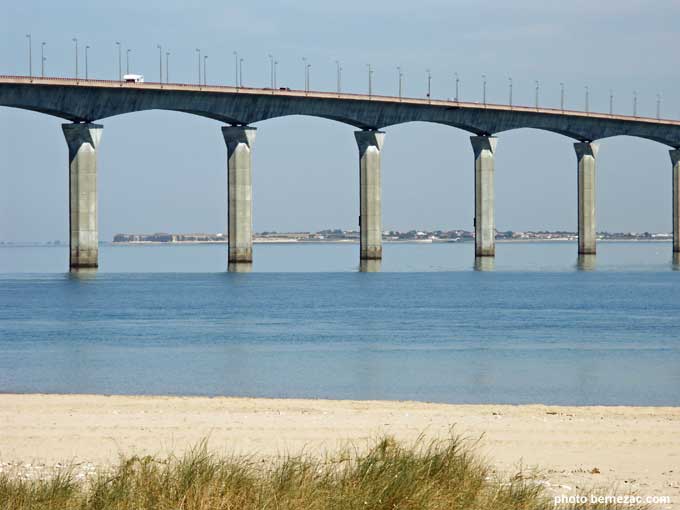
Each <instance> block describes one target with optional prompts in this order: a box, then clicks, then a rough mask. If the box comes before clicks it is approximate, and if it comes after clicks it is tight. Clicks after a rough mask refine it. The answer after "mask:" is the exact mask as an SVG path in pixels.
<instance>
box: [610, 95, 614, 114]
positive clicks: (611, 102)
mask: <svg viewBox="0 0 680 510" xmlns="http://www.w3.org/2000/svg"><path fill="white" fill-rule="evenodd" d="M609 115H614V91H613V90H612V89H609Z"/></svg>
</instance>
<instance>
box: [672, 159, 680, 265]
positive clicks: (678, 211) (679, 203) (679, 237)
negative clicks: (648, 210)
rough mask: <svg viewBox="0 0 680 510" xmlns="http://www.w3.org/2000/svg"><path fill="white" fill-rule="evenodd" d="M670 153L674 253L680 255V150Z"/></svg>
mask: <svg viewBox="0 0 680 510" xmlns="http://www.w3.org/2000/svg"><path fill="white" fill-rule="evenodd" d="M670 152H671V162H672V163H673V253H680V149H674V150H672V151H670Z"/></svg>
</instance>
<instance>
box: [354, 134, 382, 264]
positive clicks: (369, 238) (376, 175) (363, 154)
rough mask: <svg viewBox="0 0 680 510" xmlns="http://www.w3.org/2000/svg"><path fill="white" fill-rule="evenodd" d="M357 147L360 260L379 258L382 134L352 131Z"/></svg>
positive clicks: (380, 247) (380, 246) (380, 242)
mask: <svg viewBox="0 0 680 510" xmlns="http://www.w3.org/2000/svg"><path fill="white" fill-rule="evenodd" d="M354 136H355V137H356V140H357V145H358V146H359V209H360V211H359V230H360V239H361V259H364V260H369V259H381V258H382V212H381V187H380V152H381V151H382V147H383V143H384V141H385V133H383V132H382V131H355V133H354Z"/></svg>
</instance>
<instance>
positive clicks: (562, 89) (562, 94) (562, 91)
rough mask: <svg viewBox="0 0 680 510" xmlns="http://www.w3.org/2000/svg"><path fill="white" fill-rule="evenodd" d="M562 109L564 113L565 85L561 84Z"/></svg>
mask: <svg viewBox="0 0 680 510" xmlns="http://www.w3.org/2000/svg"><path fill="white" fill-rule="evenodd" d="M560 109H561V110H562V113H564V83H563V82H560Z"/></svg>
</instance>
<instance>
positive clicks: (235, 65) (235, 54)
mask: <svg viewBox="0 0 680 510" xmlns="http://www.w3.org/2000/svg"><path fill="white" fill-rule="evenodd" d="M232 53H233V54H234V86H235V87H236V88H238V84H239V81H238V51H233V52H232Z"/></svg>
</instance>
